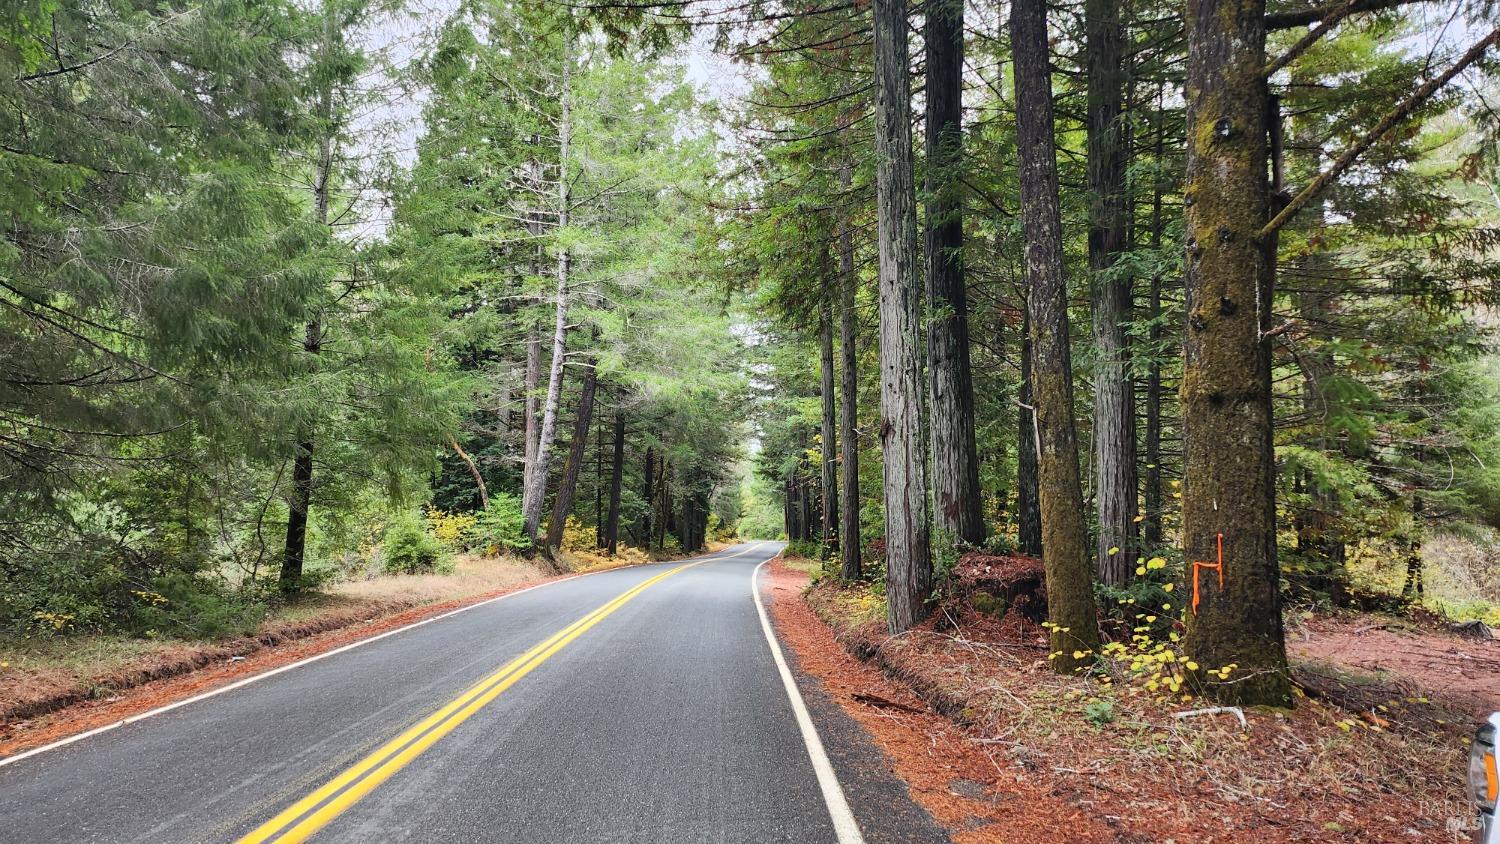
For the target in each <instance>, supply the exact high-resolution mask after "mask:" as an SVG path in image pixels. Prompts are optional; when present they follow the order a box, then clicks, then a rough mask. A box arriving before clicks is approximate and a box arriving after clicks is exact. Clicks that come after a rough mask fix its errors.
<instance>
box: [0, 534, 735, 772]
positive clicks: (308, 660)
mask: <svg viewBox="0 0 1500 844" xmlns="http://www.w3.org/2000/svg"><path fill="white" fill-rule="evenodd" d="M730 547H731V548H732V547H734V546H730ZM725 550H728V549H725ZM722 553H724V552H723V551H715V552H713V553H711V554H705V555H703V556H704V557H713V556H716V555H718V554H722ZM688 559H689V560H691V559H695V558H693V557H689V558H688ZM669 562H679V561H677V560H664V561H661V562H651V563H634V564H632V565H628V566H616V567H614V568H609V569H601V570H599V571H586V572H581V573H579V574H574V575H569V576H567V577H560V578H558V579H556V580H548V581H545V582H542V583H537V584H534V585H532V586H528V587H526V588H525V589H517V590H516V591H514V592H506V593H505V594H504V595H496V596H495V597H493V598H487V599H485V600H483V601H479V602H477V603H473V604H468V605H467V606H462V607H459V608H458V609H456V610H449V611H448V612H445V613H442V614H441V615H435V616H432V617H431V618H424V619H422V620H421V621H414V622H412V623H411V624H407V625H405V626H402V627H397V628H396V629H395V630H387V631H385V632H384V633H377V634H376V635H374V636H371V637H369V638H367V639H360V640H358V641H355V642H350V643H349V644H347V645H341V646H339V647H337V648H334V649H333V650H331V651H324V652H323V653H320V654H313V655H312V656H309V657H305V658H303V659H299V660H297V661H296V662H289V663H287V664H286V665H282V666H280V667H277V668H272V669H270V670H269V671H263V672H261V673H259V674H252V675H250V676H249V677H246V678H244V679H243V680H236V681H234V682H233V683H230V684H229V685H227V686H220V687H219V688H217V689H211V690H209V691H206V692H204V693H202V694H198V695H193V696H192V697H189V698H183V699H182V700H179V701H176V702H174V703H169V704H167V705H166V706H158V707H157V708H155V709H148V710H146V711H145V712H138V713H136V714H134V715H131V716H130V717H128V718H122V719H120V720H119V721H115V722H113V723H110V724H105V725H104V726H102V727H95V728H94V729H92V730H85V731H84V732H81V733H78V734H76V735H71V736H68V737H67V738H63V739H58V740H57V741H54V742H52V743H50V744H44V745H42V746H41V747H33V748H32V749H30V750H27V751H25V752H23V753H17V754H15V755H14V756H7V757H5V758H3V759H0V768H3V767H5V766H6V765H14V764H15V763H17V762H19V761H21V760H22V759H29V758H31V757H32V756H36V755H38V754H41V753H46V752H47V751H49V750H56V749H57V748H59V747H65V746H67V745H70V744H72V743H73V742H76V741H83V740H84V739H86V738H92V737H94V736H97V735H99V734H100V733H107V732H109V731H110V730H113V729H116V728H118V727H123V726H125V725H126V724H134V723H135V722H136V721H144V720H146V719H147V718H151V717H153V716H156V715H161V714H163V713H166V712H171V711H172V710H174V709H177V708H178V707H182V706H187V705H188V704H190V703H197V702H198V701H200V700H207V699H209V698H211V697H214V696H216V695H221V694H224V693H225V692H232V691H234V690H235V689H240V688H244V687H245V686H248V685H250V684H251V683H255V682H258V681H260V680H264V679H266V678H267V677H274V676H276V675H277V674H280V673H282V672H284V671H291V670H292V669H293V668H301V667H302V666H304V665H310V664H312V663H314V662H317V661H318V660H320V659H327V658H328V657H331V656H337V655H338V654H341V653H344V652H345V651H352V650H354V649H355V648H357V647H360V646H362V645H368V644H370V643H371V642H378V641H380V640H381V639H384V638H386V637H387V636H394V635H396V634H397V633H405V632H406V631H408V630H412V629H415V628H418V627H421V626H422V625H424V624H431V623H432V622H434V621H442V620H443V619H445V618H452V617H453V616H455V615H458V614H459V613H463V612H468V611H469V610H473V609H478V608H480V607H483V606H487V605H489V604H493V603H495V602H496V601H503V600H505V599H506V598H512V597H515V596H516V595H521V594H525V593H527V592H530V591H532V590H533V589H541V588H542V587H544V586H552V585H555V584H558V583H566V582H567V581H569V580H576V579H578V578H580V577H588V576H589V575H594V574H605V573H607V572H612V571H622V570H624V569H633V568H637V567H639V566H651V565H661V564H662V563H669Z"/></svg>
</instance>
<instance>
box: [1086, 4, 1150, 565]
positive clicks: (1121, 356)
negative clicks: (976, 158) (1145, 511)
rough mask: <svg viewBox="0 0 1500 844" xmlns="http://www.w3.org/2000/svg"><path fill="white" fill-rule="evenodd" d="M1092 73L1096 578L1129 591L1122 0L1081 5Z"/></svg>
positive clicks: (1132, 504) (1130, 395)
mask: <svg viewBox="0 0 1500 844" xmlns="http://www.w3.org/2000/svg"><path fill="white" fill-rule="evenodd" d="M1083 9H1084V29H1085V52H1086V53H1087V56H1088V60H1087V71H1088V117H1087V126H1088V142H1087V146H1088V195H1089V238H1088V245H1089V300H1090V302H1091V304H1092V306H1093V308H1092V310H1093V332H1094V350H1095V353H1096V354H1097V356H1098V358H1097V363H1096V364H1095V369H1094V443H1093V446H1094V461H1093V462H1094V467H1095V470H1096V471H1097V477H1096V484H1095V490H1096V492H1095V496H1094V502H1095V506H1096V517H1097V519H1098V522H1099V533H1098V542H1097V550H1096V557H1097V559H1098V569H1097V570H1098V573H1099V579H1100V580H1102V581H1103V582H1105V583H1108V584H1110V585H1112V586H1125V585H1126V584H1128V583H1129V582H1130V580H1131V578H1133V577H1134V576H1135V557H1136V547H1135V545H1136V521H1135V517H1136V514H1137V513H1138V512H1139V505H1138V500H1137V489H1136V484H1137V481H1136V462H1135V461H1136V438H1135V380H1134V379H1133V378H1132V376H1131V372H1130V343H1129V335H1128V334H1127V333H1126V330H1125V329H1126V327H1127V323H1128V322H1129V321H1130V318H1131V307H1132V302H1131V298H1132V293H1131V281H1132V280H1131V278H1130V277H1129V275H1128V274H1126V273H1123V272H1121V271H1120V269H1119V268H1118V267H1117V266H1116V263H1117V261H1118V259H1119V257H1120V255H1121V254H1122V253H1123V252H1124V251H1125V246H1126V244H1125V239H1126V219H1127V217H1126V210H1127V208H1126V197H1127V195H1126V190H1125V161H1126V144H1127V138H1126V137H1125V132H1124V128H1123V123H1122V116H1121V109H1122V103H1123V100H1124V92H1125V85H1124V78H1125V72H1124V68H1123V67H1122V66H1121V61H1122V56H1121V44H1122V42H1123V41H1124V35H1125V27H1124V24H1123V23H1122V22H1121V18H1120V4H1119V2H1118V0H1087V2H1085V3H1084V7H1083Z"/></svg>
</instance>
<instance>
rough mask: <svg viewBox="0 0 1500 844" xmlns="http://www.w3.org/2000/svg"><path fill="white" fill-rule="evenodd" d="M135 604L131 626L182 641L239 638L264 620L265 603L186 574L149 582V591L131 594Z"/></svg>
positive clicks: (244, 592) (169, 575)
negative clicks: (181, 639) (182, 639)
mask: <svg viewBox="0 0 1500 844" xmlns="http://www.w3.org/2000/svg"><path fill="white" fill-rule="evenodd" d="M131 594H132V595H133V596H134V597H135V599H136V601H135V605H134V607H133V612H132V616H133V617H132V619H131V620H132V626H134V627H136V628H137V629H138V630H139V631H140V632H142V633H145V634H146V635H148V636H155V635H162V634H165V635H170V636H176V637H180V638H185V639H218V638H224V637H226V636H242V635H244V634H246V633H249V632H250V631H252V630H254V629H255V627H256V625H258V624H260V622H261V621H262V620H264V619H265V617H266V607H265V604H264V603H262V602H261V601H259V600H257V597H256V595H255V594H254V593H253V592H250V591H247V590H232V589H229V588H226V587H225V585H224V584H222V583H217V582H215V581H213V580H210V579H208V578H205V577H201V576H194V575H191V574H187V573H185V572H174V573H171V574H165V575H162V576H161V577H157V578H155V579H153V580H152V581H151V588H150V589H138V590H135V591H133V592H132V593H131Z"/></svg>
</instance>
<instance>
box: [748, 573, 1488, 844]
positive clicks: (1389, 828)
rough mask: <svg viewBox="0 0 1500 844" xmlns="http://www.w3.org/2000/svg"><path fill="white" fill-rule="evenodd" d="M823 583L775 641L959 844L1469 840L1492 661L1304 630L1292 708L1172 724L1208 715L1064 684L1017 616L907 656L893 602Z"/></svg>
mask: <svg viewBox="0 0 1500 844" xmlns="http://www.w3.org/2000/svg"><path fill="white" fill-rule="evenodd" d="M990 559H991V560H993V561H994V562H996V564H997V566H1003V565H1004V564H1005V563H1006V561H1007V560H1009V559H1012V558H990ZM816 567H817V564H816V563H812V562H808V561H799V560H790V561H788V560H777V561H776V562H774V563H773V565H772V566H771V579H770V580H771V582H770V584H769V585H770V588H771V593H772V595H773V596H774V601H773V611H774V614H775V616H776V619H777V626H778V630H779V632H780V633H781V635H782V636H783V638H784V639H785V640H786V641H787V642H788V644H789V645H790V646H791V648H792V650H793V651H794V652H795V654H796V656H797V658H798V660H799V661H800V662H801V664H802V666H803V668H804V670H806V671H808V672H809V673H811V674H813V675H815V676H818V677H819V678H820V679H821V680H822V681H823V683H824V685H825V686H826V687H827V689H828V692H829V694H830V695H831V696H832V697H833V698H834V699H835V700H837V701H838V702H839V703H840V704H841V705H842V706H843V707H844V708H845V709H846V710H847V711H848V712H849V713H850V714H851V715H852V716H853V717H855V718H856V719H857V720H859V721H860V722H861V723H862V724H864V726H865V727H866V728H867V729H868V730H869V731H870V732H871V733H872V734H873V735H874V736H875V737H876V739H877V742H878V743H879V744H880V745H881V746H882V748H883V749H884V750H885V752H886V753H887V755H888V756H889V757H890V759H891V761H892V765H893V767H894V769H895V770H896V772H897V773H898V774H899V775H900V776H901V777H902V778H903V779H905V780H906V781H907V782H908V783H909V784H910V787H911V792H912V795H913V797H914V798H915V799H916V800H917V801H918V802H919V803H921V804H922V805H923V806H924V807H926V808H927V809H928V811H929V812H931V813H932V815H933V816H934V818H936V819H937V820H938V822H939V823H941V824H943V825H944V826H946V827H947V828H948V829H949V830H950V831H951V833H952V835H953V838H954V840H955V841H957V842H960V844H963V842H982V841H997V840H998V841H1006V842H1011V844H1023V842H1050V841H1069V842H1130V844H1136V842H1140V844H1144V842H1171V841H1175V842H1184V843H1185V842H1189V841H1191V842H1210V841H1241V840H1247V838H1248V837H1249V836H1252V835H1253V836H1254V837H1255V839H1256V840H1257V841H1258V842H1263V844H1270V842H1302V841H1309V842H1311V841H1318V842H1328V841H1349V842H1355V841H1358V842H1374V841H1378V842H1399V841H1423V842H1441V841H1452V842H1455V844H1457V842H1464V841H1468V840H1469V836H1470V830H1471V829H1472V826H1473V812H1472V809H1471V804H1470V801H1469V798H1468V795H1467V789H1466V787H1465V782H1466V780H1465V772H1466V765H1467V752H1468V744H1469V740H1470V736H1471V732H1470V731H1471V729H1472V727H1473V724H1474V720H1473V716H1474V714H1475V713H1476V712H1478V711H1479V709H1480V708H1482V707H1484V706H1487V705H1488V703H1486V701H1489V700H1493V699H1494V698H1493V697H1492V696H1494V695H1495V694H1497V693H1500V688H1497V684H1500V674H1497V673H1494V672H1493V671H1491V672H1490V673H1489V674H1488V675H1487V676H1486V675H1485V673H1484V672H1485V670H1486V669H1484V668H1482V667H1481V666H1480V664H1479V663H1480V661H1481V660H1492V659H1494V657H1495V653H1494V651H1493V650H1492V649H1493V647H1494V646H1495V643H1494V642H1478V641H1476V640H1471V639H1460V638H1458V637H1456V636H1453V635H1451V634H1448V633H1446V632H1440V631H1438V630H1436V629H1431V628H1424V627H1421V626H1418V625H1412V624H1410V623H1408V624H1407V625H1406V626H1400V623H1399V622H1398V621H1397V620H1396V619H1377V618H1375V617H1370V616H1360V617H1349V618H1320V617H1306V618H1301V619H1296V620H1295V624H1294V625H1293V627H1292V630H1291V637H1292V638H1293V639H1295V640H1296V645H1295V646H1294V659H1295V661H1296V667H1295V671H1296V677H1297V680H1298V683H1299V686H1300V688H1299V698H1298V705H1297V707H1296V709H1294V710H1291V711H1277V710H1254V709H1251V710H1246V711H1244V713H1243V714H1244V716H1245V718H1246V722H1245V724H1244V726H1241V724H1240V722H1239V720H1238V716H1236V715H1235V714H1233V713H1218V714H1201V715H1190V716H1185V717H1176V716H1177V715H1178V714H1179V713H1183V712H1189V711H1192V710H1196V709H1199V708H1200V707H1205V706H1206V704H1204V703H1202V702H1197V701H1191V702H1190V701H1184V700H1181V699H1173V700H1163V699H1160V698H1158V697H1157V696H1155V695H1153V694H1150V693H1148V692H1146V691H1145V690H1143V689H1141V688H1139V687H1138V686H1135V685H1133V684H1130V683H1128V682H1115V683H1112V684H1105V683H1101V682H1100V681H1099V680H1098V679H1085V678H1069V677H1062V676H1059V675H1057V674H1055V673H1053V672H1052V671H1051V670H1050V669H1049V668H1048V661H1047V659H1046V657H1047V645H1046V643H1045V631H1043V630H1041V629H1040V628H1039V627H1038V626H1037V625H1035V624H1034V623H1032V622H1029V621H1027V620H1026V619H1024V618H1022V617H1020V615H1019V614H1018V613H1017V612H1015V611H1012V612H1009V613H1008V614H1007V615H1006V616H1005V617H1004V618H1002V619H996V618H995V617H994V616H992V615H989V614H985V613H980V612H976V611H974V610H973V609H972V608H969V607H965V606H959V605H954V604H953V603H952V602H949V603H947V604H945V605H944V607H943V608H942V609H941V610H940V611H939V612H938V613H936V614H935V616H934V618H933V619H931V620H929V621H928V622H927V623H926V624H924V625H923V626H922V627H920V628H918V629H917V630H914V631H911V632H909V633H907V634H905V635H903V636H899V637H892V636H890V635H889V634H888V633H887V632H886V630H885V625H884V602H883V600H882V599H881V598H880V597H879V596H878V595H876V594H874V593H873V592H872V591H871V590H869V589H867V588H859V587H855V588H849V587H843V586H840V585H837V584H836V583H834V582H832V581H831V580H825V581H821V582H819V583H818V584H817V585H815V586H812V587H811V588H809V586H808V584H809V581H810V578H809V575H810V573H811V572H813V571H814V570H815V569H816ZM1381 625H1387V626H1389V627H1390V628H1391V629H1386V627H1383V626H1381ZM1372 635H1373V636H1374V638H1369V639H1368V640H1367V637H1371V636H1372ZM1385 637H1391V638H1390V639H1389V640H1387V639H1386V638H1385ZM840 646H842V647H840ZM1481 654H1487V656H1481ZM1458 678H1462V681H1461V682H1460V681H1459V679H1458ZM1471 686H1475V687H1478V688H1477V691H1478V693H1479V695H1480V696H1479V697H1477V698H1476V697H1475V696H1474V694H1472V693H1471V692H1473V691H1475V689H1471V688H1470V687H1471Z"/></svg>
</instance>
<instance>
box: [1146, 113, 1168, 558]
mask: <svg viewBox="0 0 1500 844" xmlns="http://www.w3.org/2000/svg"><path fill="white" fill-rule="evenodd" d="M1161 99H1162V92H1161V91H1158V93H1157V102H1158V103H1160V102H1161ZM1158 114H1159V112H1158ZM1165 148H1166V128H1165V126H1164V125H1162V121H1161V120H1160V118H1158V125H1157V127H1156V160H1157V161H1161V160H1162V156H1163V152H1164V150H1165ZM1154 181H1155V184H1154V185H1153V186H1152V188H1151V249H1152V251H1155V252H1160V250H1161V236H1162V184H1161V179H1160V178H1159V177H1158V178H1156V179H1155V180H1154ZM1148 307H1149V308H1150V318H1151V328H1150V338H1151V363H1150V365H1149V368H1148V369H1147V373H1146V484H1145V510H1146V512H1145V517H1146V518H1145V523H1144V524H1143V525H1142V527H1143V528H1144V531H1143V539H1144V542H1145V547H1146V548H1147V549H1148V550H1151V551H1154V550H1156V549H1157V548H1160V547H1161V541H1162V531H1161V522H1162V512H1161V508H1162V497H1161V492H1162V489H1161V477H1162V475H1161V399H1162V387H1161V352H1162V349H1161V273H1159V272H1157V273H1152V274H1151V292H1150V301H1149V302H1148Z"/></svg>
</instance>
